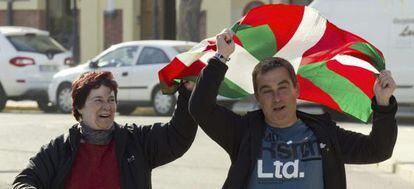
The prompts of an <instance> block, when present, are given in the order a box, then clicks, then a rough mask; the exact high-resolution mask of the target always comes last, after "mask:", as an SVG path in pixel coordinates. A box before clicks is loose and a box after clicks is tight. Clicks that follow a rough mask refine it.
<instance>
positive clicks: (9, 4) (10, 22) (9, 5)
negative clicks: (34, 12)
mask: <svg viewBox="0 0 414 189" xmlns="http://www.w3.org/2000/svg"><path fill="white" fill-rule="evenodd" d="M6 25H8V26H13V0H7V15H6Z"/></svg>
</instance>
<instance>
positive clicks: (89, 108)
mask: <svg viewBox="0 0 414 189" xmlns="http://www.w3.org/2000/svg"><path fill="white" fill-rule="evenodd" d="M78 111H79V113H80V114H81V115H82V116H81V117H82V118H81V120H82V121H83V122H84V123H85V124H87V125H88V126H89V127H91V128H92V129H94V130H107V129H110V128H111V127H112V125H113V124H114V117H115V112H116V100H115V94H114V91H112V90H111V89H110V88H108V87H106V86H104V85H101V86H100V87H99V88H97V89H92V90H91V91H90V93H89V95H88V97H87V98H86V101H85V105H84V106H83V108H81V109H78Z"/></svg>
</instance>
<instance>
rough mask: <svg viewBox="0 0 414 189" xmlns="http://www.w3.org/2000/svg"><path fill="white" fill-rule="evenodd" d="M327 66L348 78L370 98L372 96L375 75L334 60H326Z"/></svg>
mask: <svg viewBox="0 0 414 189" xmlns="http://www.w3.org/2000/svg"><path fill="white" fill-rule="evenodd" d="M327 68H328V69H329V70H332V71H334V72H335V73H337V74H339V75H341V76H342V77H344V78H346V79H348V80H349V81H350V82H351V83H353V84H354V85H356V86H357V87H358V88H360V89H361V90H362V91H363V92H364V93H365V94H366V95H367V96H368V97H369V98H370V99H371V98H372V97H374V90H373V88H372V86H374V83H375V80H376V77H375V75H374V73H372V72H371V71H368V70H366V69H363V68H360V67H357V66H349V65H343V64H341V63H339V62H338V61H336V60H331V61H328V63H327Z"/></svg>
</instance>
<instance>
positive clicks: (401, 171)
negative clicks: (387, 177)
mask: <svg viewBox="0 0 414 189" xmlns="http://www.w3.org/2000/svg"><path fill="white" fill-rule="evenodd" d="M394 173H395V174H396V175H398V176H399V177H400V178H403V179H404V180H406V181H408V182H411V183H414V162H397V163H396V164H395V172H394Z"/></svg>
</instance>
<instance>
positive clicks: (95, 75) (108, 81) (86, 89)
mask: <svg viewBox="0 0 414 189" xmlns="http://www.w3.org/2000/svg"><path fill="white" fill-rule="evenodd" d="M101 85H104V86H106V87H108V88H110V89H111V90H112V91H114V93H115V100H117V93H118V84H117V83H116V81H115V80H114V76H113V75H112V73H111V72H108V71H93V72H86V73H84V74H82V75H81V76H80V77H79V78H78V79H76V80H75V81H73V82H72V114H73V116H74V117H75V119H76V120H77V121H80V118H81V117H82V115H81V114H80V113H79V111H78V109H81V108H83V107H84V106H85V102H86V99H87V97H88V95H89V93H90V92H91V90H92V89H97V88H99V87H101Z"/></svg>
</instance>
